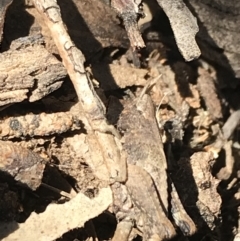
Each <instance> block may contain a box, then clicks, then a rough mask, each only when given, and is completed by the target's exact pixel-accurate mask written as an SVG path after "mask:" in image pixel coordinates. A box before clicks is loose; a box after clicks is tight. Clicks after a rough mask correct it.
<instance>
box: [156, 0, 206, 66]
mask: <svg viewBox="0 0 240 241" xmlns="http://www.w3.org/2000/svg"><path fill="white" fill-rule="evenodd" d="M157 2H158V3H159V5H160V6H161V7H162V9H163V11H164V12H165V13H166V15H167V16H168V18H169V21H170V24H171V27H172V30H173V33H174V36H175V39H176V43H177V46H178V49H179V51H180V52H181V54H182V56H183V57H184V59H185V60H186V61H191V60H193V59H196V58H198V57H199V56H200V54H201V52H200V49H199V47H198V45H197V43H196V40H195V35H196V33H197V32H198V30H199V29H198V25H197V20H196V18H195V17H194V16H193V15H192V13H191V12H190V10H189V9H188V8H187V6H186V5H185V4H184V2H183V1H182V0H157ZM159 24H160V23H159Z"/></svg>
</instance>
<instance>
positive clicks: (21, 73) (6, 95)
mask: <svg viewBox="0 0 240 241" xmlns="http://www.w3.org/2000/svg"><path fill="white" fill-rule="evenodd" d="M42 42H43V39H42V37H41V36H39V35H38V36H34V37H24V38H20V39H18V40H16V41H14V42H13V43H12V45H11V49H10V50H9V51H7V52H4V53H2V54H0V106H4V105H7V104H11V103H17V102H21V101H23V100H25V99H28V100H29V101H30V102H33V101H37V100H39V99H41V98H43V97H44V96H46V95H48V94H49V93H51V92H53V91H54V90H56V89H58V88H60V87H61V85H62V83H63V78H65V77H66V75H67V72H66V70H65V69H64V67H63V65H62V64H61V63H60V62H59V61H58V60H57V59H56V58H55V57H54V56H53V55H51V54H50V53H49V52H48V51H47V50H46V49H45V48H44V47H43V46H42V45H41V43H42Z"/></svg>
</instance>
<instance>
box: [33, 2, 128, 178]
mask: <svg viewBox="0 0 240 241" xmlns="http://www.w3.org/2000/svg"><path fill="white" fill-rule="evenodd" d="M33 3H34V5H35V7H36V8H37V10H38V11H39V12H40V14H41V15H42V17H43V19H44V21H45V23H46V25H47V26H48V27H49V29H50V31H51V34H52V37H53V39H54V41H55V44H56V46H57V48H58V51H59V53H60V55H61V58H62V60H63V64H64V66H65V68H66V69H67V72H68V74H69V76H70V78H71V80H72V82H73V85H74V87H75V90H76V92H77V95H78V99H79V102H80V104H81V106H82V109H83V111H84V113H85V115H86V120H87V121H86V122H85V123H84V124H85V125H86V129H87V131H88V133H89V134H90V135H91V136H92V135H94V137H95V139H96V141H95V146H92V148H91V149H92V150H93V151H94V150H95V149H97V150H100V152H101V158H102V162H101V163H105V164H106V165H107V167H108V170H109V173H110V175H109V176H110V180H109V177H106V178H107V179H108V181H124V180H125V179H126V163H125V157H123V156H121V154H120V150H119V149H121V146H120V142H119V140H118V139H117V138H116V136H117V137H118V136H119V134H118V132H117V130H116V129H115V128H114V127H113V126H110V125H109V124H108V123H107V120H106V118H105V107H104V105H103V103H102V102H101V100H100V99H99V97H98V96H97V94H96V92H95V90H94V88H93V85H92V83H91V81H90V80H89V78H88V76H87V73H86V72H85V69H84V65H83V64H84V61H85V58H84V56H83V54H82V52H81V51H80V50H79V49H77V48H76V47H75V45H74V44H73V42H72V41H71V39H70V37H69V35H68V33H67V31H66V28H65V26H64V24H63V21H62V18H61V13H60V9H59V6H58V5H57V3H56V1H55V0H33ZM91 143H92V142H90V143H89V144H91Z"/></svg>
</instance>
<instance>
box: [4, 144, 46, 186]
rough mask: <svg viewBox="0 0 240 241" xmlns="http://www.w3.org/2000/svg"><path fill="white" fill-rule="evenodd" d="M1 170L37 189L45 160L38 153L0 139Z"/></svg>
mask: <svg viewBox="0 0 240 241" xmlns="http://www.w3.org/2000/svg"><path fill="white" fill-rule="evenodd" d="M0 152H1V156H0V170H1V171H2V172H5V173H8V174H10V175H11V176H12V177H14V179H15V180H16V181H19V182H21V183H23V184H26V185H27V186H28V187H30V188H31V189H33V190H36V189H37V188H38V186H39V185H40V184H41V182H42V175H43V171H44V168H45V161H44V160H43V159H42V158H41V157H40V156H39V155H38V154H36V153H34V152H32V151H30V150H28V149H26V148H23V147H20V146H18V145H16V144H13V143H10V142H3V141H0Z"/></svg>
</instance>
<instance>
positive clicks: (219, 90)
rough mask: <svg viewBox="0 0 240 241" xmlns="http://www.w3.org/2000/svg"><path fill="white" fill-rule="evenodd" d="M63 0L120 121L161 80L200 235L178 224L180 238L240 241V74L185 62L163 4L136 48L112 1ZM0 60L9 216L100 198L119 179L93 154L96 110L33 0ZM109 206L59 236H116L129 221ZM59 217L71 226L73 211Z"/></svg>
mask: <svg viewBox="0 0 240 241" xmlns="http://www.w3.org/2000/svg"><path fill="white" fill-rule="evenodd" d="M58 3H59V5H60V7H61V11H62V12H61V13H62V17H63V20H64V23H65V25H66V27H67V29H68V32H69V35H70V37H71V38H72V39H73V41H74V43H75V44H76V46H77V47H78V48H79V49H80V50H81V51H82V52H83V54H84V56H85V58H86V62H85V67H86V69H87V70H88V71H89V75H90V76H91V79H92V81H93V85H94V88H95V90H96V92H97V93H98V95H99V97H100V98H101V100H102V102H103V103H104V105H105V106H106V110H107V114H106V116H107V119H108V121H109V123H110V124H112V125H114V126H115V127H117V123H118V119H119V115H120V113H121V111H122V109H123V108H124V107H123V106H124V103H125V101H126V99H129V98H130V99H131V98H133V99H134V97H135V96H137V95H138V94H139V93H140V92H141V90H142V89H143V87H144V86H146V85H147V83H149V82H150V81H151V80H153V79H157V80H156V81H155V82H156V83H155V85H154V86H153V87H152V89H151V91H150V96H151V99H152V101H153V103H154V106H155V107H156V108H155V110H156V118H157V121H158V125H159V128H160V131H161V134H162V136H163V143H164V151H165V155H166V157H167V160H168V163H167V164H168V174H169V177H170V178H171V179H172V181H173V183H174V184H175V186H176V189H177V192H178V194H179V196H180V199H181V201H182V203H183V206H184V208H185V209H186V211H187V213H188V214H189V216H190V217H191V218H192V220H193V222H194V223H195V225H196V227H197V232H196V233H195V234H194V235H192V236H190V237H185V236H184V235H183V234H182V233H181V231H179V230H178V229H177V233H178V234H177V236H176V237H175V238H173V239H172V240H176V241H177V240H178V241H180V240H202V241H207V240H211V241H212V240H227V241H230V240H233V239H234V237H235V236H236V235H237V234H238V232H239V231H238V224H239V207H238V206H239V198H240V196H239V181H238V180H239V161H238V159H239V137H238V122H239V118H240V114H239V103H240V101H239V96H240V84H239V83H240V82H239V80H238V79H235V78H234V77H232V76H231V73H229V72H228V71H227V70H225V69H223V68H220V67H218V66H217V65H215V64H214V63H210V62H208V61H207V60H206V59H204V58H200V59H198V60H194V61H192V62H189V63H187V62H185V61H184V60H183V58H182V56H181V55H180V53H179V52H178V49H177V46H176V44H175V41H174V37H173V34H172V31H171V28H170V26H169V23H168V21H167V19H166V16H165V15H164V14H163V12H162V11H161V9H159V10H158V9H157V10H156V16H155V17H154V19H153V21H152V24H151V25H149V24H143V25H142V31H143V38H144V40H145V43H146V48H144V49H142V50H139V51H138V52H137V53H136V52H135V53H133V52H132V51H131V48H130V47H129V42H128V39H127V35H126V32H125V30H124V28H123V26H122V24H121V21H120V19H119V18H117V17H116V14H115V13H113V12H112V11H111V10H110V9H109V8H108V7H106V9H105V7H104V8H103V7H102V5H101V4H100V3H99V5H98V3H97V1H93V3H92V4H90V3H89V1H78V0H73V1H69V0H61V1H58ZM93 15H94V17H93ZM160 22H161V26H159V23H160ZM0 58H1V63H0V69H1V72H2V73H0V93H1V94H0V95H2V97H1V96H0V139H1V140H0V150H1V152H2V157H1V158H0V168H1V169H0V171H1V176H0V196H1V198H0V221H1V223H2V224H4V223H9V222H12V221H15V222H17V223H21V224H23V225H24V223H26V222H27V221H26V220H28V218H29V216H30V214H31V213H32V212H36V213H37V214H40V213H44V212H45V211H46V210H47V209H46V208H47V207H48V205H49V204H52V203H55V204H63V203H64V204H65V203H67V202H68V201H69V199H71V198H72V197H74V196H75V195H76V194H77V193H82V194H84V195H85V196H87V197H89V199H90V200H94V198H95V197H96V196H98V195H100V194H99V193H101V190H102V189H104V188H107V187H108V184H107V182H106V180H100V178H99V176H98V175H96V173H95V170H94V168H93V167H92V166H91V163H89V160H90V159H91V155H90V154H89V146H88V142H87V139H86V138H87V135H88V133H87V130H86V128H85V120H84V118H86V117H85V116H84V114H83V113H81V112H79V108H78V98H77V95H76V92H75V89H74V87H73V85H72V82H71V80H70V78H69V77H68V75H67V72H66V69H65V68H64V67H63V65H62V63H61V57H60V55H59V52H58V49H57V47H56V45H55V44H54V41H53V39H52V36H51V33H50V31H49V29H48V28H47V26H46V24H45V22H44V20H43V19H42V18H41V16H40V14H39V13H38V12H37V10H36V9H35V8H34V7H33V5H32V4H31V2H30V1H23V0H18V1H14V2H13V3H12V5H11V6H10V7H9V9H8V12H7V15H6V19H5V25H4V32H3V40H2V43H1V57H0ZM6 76H8V79H7V77H6ZM9 76H10V77H11V78H10V77H9ZM6 79H7V81H6ZM149 138H151V137H150V136H149ZM9 174H10V175H9ZM33 176H34V178H32V177H33ZM26 183H27V185H28V187H26V185H24V184H26ZM166 188H168V187H166ZM109 202H110V203H111V201H110V200H109ZM99 203H100V201H99ZM95 205H96V204H95ZM101 205H103V204H101ZM106 205H107V204H106ZM91 208H92V207H91V206H90V207H89V210H88V211H89V212H91ZM87 209H88V208H87ZM99 210H100V204H99ZM102 210H103V211H102ZM102 210H101V211H99V213H96V215H95V216H94V218H93V219H92V218H89V219H87V220H86V221H87V222H86V223H85V224H84V227H81V226H79V227H80V228H75V229H73V230H70V229H71V228H67V229H66V230H64V231H63V232H62V234H61V235H62V236H61V237H59V238H58V239H55V240H59V241H60V240H61V241H77V240H97V239H98V240H112V237H113V235H114V232H115V229H116V225H117V219H116V216H115V214H114V213H113V212H112V210H113V208H111V205H107V206H106V207H105V208H104V205H103V207H102ZM89 217H91V215H89ZM55 218H56V219H58V222H59V223H60V222H61V221H60V220H61V219H62V220H64V214H63V213H58V215H56V216H55ZM36 220H38V216H36ZM36 220H35V221H36ZM39 220H42V219H39ZM1 235H3V234H1ZM2 238H3V236H1V239H2ZM4 240H16V239H7V238H5V239H4ZM19 240H21V239H20V238H19ZM133 240H142V238H141V235H135V237H134V238H133Z"/></svg>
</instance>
